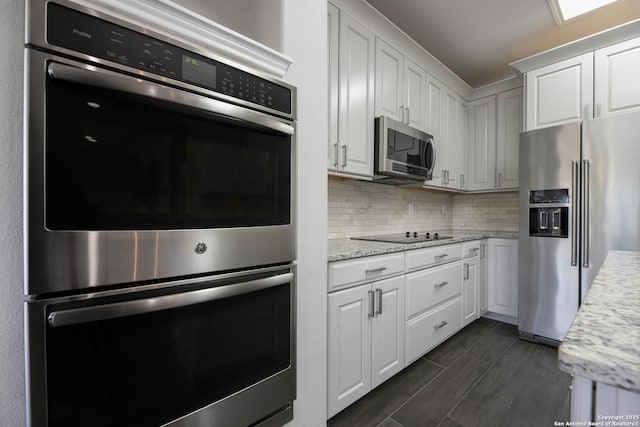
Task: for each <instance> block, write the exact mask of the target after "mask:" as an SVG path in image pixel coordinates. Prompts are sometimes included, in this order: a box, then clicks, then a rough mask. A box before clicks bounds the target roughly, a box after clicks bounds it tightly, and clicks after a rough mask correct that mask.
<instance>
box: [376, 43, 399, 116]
mask: <svg viewBox="0 0 640 427" xmlns="http://www.w3.org/2000/svg"><path fill="white" fill-rule="evenodd" d="M403 75H404V57H403V56H402V54H401V53H400V52H398V51H397V50H395V49H394V48H392V47H391V46H389V45H388V44H387V43H385V42H384V41H383V40H380V39H379V38H377V37H376V102H375V104H376V105H375V106H376V114H375V115H376V117H378V116H387V117H390V118H392V119H394V120H397V121H399V122H402V121H404V117H403V115H404V96H403V94H404V93H403V91H404V89H403V88H404V84H403Z"/></svg>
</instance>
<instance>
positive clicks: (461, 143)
mask: <svg viewBox="0 0 640 427" xmlns="http://www.w3.org/2000/svg"><path fill="white" fill-rule="evenodd" d="M457 127H458V136H457V138H456V146H455V150H454V153H455V154H454V156H455V159H456V172H455V173H454V172H451V174H452V176H455V177H457V179H458V189H460V190H467V189H468V183H467V180H468V168H467V163H468V162H467V152H468V151H469V137H468V135H469V106H468V105H467V103H466V102H464V101H463V100H460V102H459V103H458V125H457Z"/></svg>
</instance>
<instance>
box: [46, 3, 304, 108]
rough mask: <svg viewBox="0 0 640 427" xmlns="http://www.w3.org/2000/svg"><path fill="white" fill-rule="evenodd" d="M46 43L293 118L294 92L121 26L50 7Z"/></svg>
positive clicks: (58, 6) (55, 6) (68, 10)
mask: <svg viewBox="0 0 640 427" xmlns="http://www.w3.org/2000/svg"><path fill="white" fill-rule="evenodd" d="M47 42H48V43H49V44H52V45H55V46H59V47H62V48H65V49H69V50H72V51H76V52H80V53H83V54H85V55H89V56H93V57H96V58H100V59H103V60H107V61H111V62H115V63H118V64H122V65H126V66H129V67H133V68H136V69H138V70H142V71H146V72H151V73H154V74H158V75H160V76H163V77H168V78H171V79H174V80H180V81H183V82H186V83H190V84H193V85H196V86H200V87H203V88H205V89H208V90H212V91H214V92H217V93H221V94H224V95H227V96H230V97H232V98H236V99H240V100H243V101H246V102H249V103H252V104H256V105H260V106H263V107H267V108H270V109H273V110H277V111H280V112H282V113H285V114H288V115H290V114H291V112H292V97H291V89H289V88H287V87H284V86H281V85H279V84H276V83H274V82H271V81H269V80H266V79H263V78H261V77H258V76H255V75H253V74H251V73H248V72H246V71H243V70H239V69H237V68H235V67H231V66H229V65H226V64H224V63H222V62H219V61H216V60H214V59H211V58H207V57H205V56H202V55H199V54H196V53H193V52H190V51H188V50H186V49H183V48H180V47H177V46H174V45H172V44H169V43H166V42H164V41H162V40H158V39H156V38H153V37H150V36H148V35H146V34H141V33H138V32H136V31H132V30H130V29H128V28H125V27H122V26H120V25H116V24H113V23H111V22H108V21H105V20H102V19H99V18H96V17H94V16H90V15H86V14H84V13H81V12H78V11H76V10H73V9H69V8H67V7H64V6H60V5H58V4H56V3H52V2H50V3H49V4H48V9H47Z"/></svg>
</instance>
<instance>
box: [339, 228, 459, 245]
mask: <svg viewBox="0 0 640 427" xmlns="http://www.w3.org/2000/svg"><path fill="white" fill-rule="evenodd" d="M452 238H453V236H441V235H440V234H438V233H425V232H421V233H419V232H417V231H414V232H410V231H407V232H406V233H395V234H382V235H380V236H363V237H352V238H351V240H366V241H368V242H385V243H420V242H431V241H433V240H444V239H452Z"/></svg>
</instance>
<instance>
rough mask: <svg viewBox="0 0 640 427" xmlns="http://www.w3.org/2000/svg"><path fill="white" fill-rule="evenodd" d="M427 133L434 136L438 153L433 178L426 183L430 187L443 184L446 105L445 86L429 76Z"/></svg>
mask: <svg viewBox="0 0 640 427" xmlns="http://www.w3.org/2000/svg"><path fill="white" fill-rule="evenodd" d="M427 79H428V80H427V123H426V125H427V133H428V134H430V135H432V136H433V147H434V148H435V153H436V163H435V167H434V168H433V178H432V179H431V180H430V181H426V184H428V185H436V186H440V185H441V184H442V179H443V176H442V169H443V167H442V166H443V161H444V159H443V156H442V150H443V144H444V141H443V140H442V106H443V103H444V100H443V99H444V86H443V85H442V83H440V82H439V81H438V80H436V79H434V78H433V77H431V76H430V75H427Z"/></svg>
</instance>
